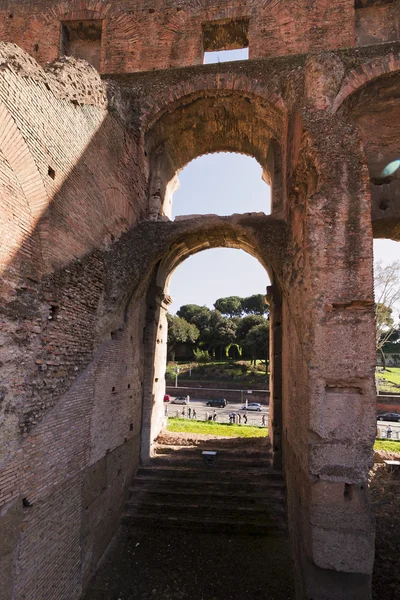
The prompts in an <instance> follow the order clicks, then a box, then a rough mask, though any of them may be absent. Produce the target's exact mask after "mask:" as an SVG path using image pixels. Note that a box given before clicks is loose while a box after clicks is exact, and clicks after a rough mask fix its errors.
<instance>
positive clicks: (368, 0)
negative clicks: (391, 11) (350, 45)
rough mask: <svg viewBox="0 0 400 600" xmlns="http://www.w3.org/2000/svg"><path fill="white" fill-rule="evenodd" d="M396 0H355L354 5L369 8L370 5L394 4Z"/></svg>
mask: <svg viewBox="0 0 400 600" xmlns="http://www.w3.org/2000/svg"><path fill="white" fill-rule="evenodd" d="M395 1H396V0H355V1H354V7H355V8H356V9H358V8H370V7H371V6H383V5H385V4H394V3H395Z"/></svg>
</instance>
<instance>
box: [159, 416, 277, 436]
mask: <svg viewBox="0 0 400 600" xmlns="http://www.w3.org/2000/svg"><path fill="white" fill-rule="evenodd" d="M167 430H168V431H173V432H174V433H205V434H207V435H214V436H215V437H218V436H224V437H243V438H254V437H267V436H268V428H267V427H254V426H253V425H229V424H228V425H223V424H221V423H214V421H191V420H190V419H174V418H169V419H168V425H167Z"/></svg>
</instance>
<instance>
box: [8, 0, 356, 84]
mask: <svg viewBox="0 0 400 600" xmlns="http://www.w3.org/2000/svg"><path fill="white" fill-rule="evenodd" d="M0 17H1V18H0V39H2V40H5V41H13V42H16V43H17V44H18V45H20V46H21V47H22V48H24V49H25V50H26V51H27V52H29V53H30V54H32V55H33V56H34V57H35V58H36V59H37V60H38V61H39V62H40V63H41V64H45V63H46V62H48V61H52V60H54V59H55V58H57V56H58V55H59V48H60V35H61V23H66V24H67V25H68V23H69V22H70V21H72V22H76V21H78V22H79V21H83V22H84V23H90V22H91V21H92V22H95V21H97V22H99V21H100V22H101V50H100V56H99V57H98V58H95V59H94V62H95V64H96V66H97V61H99V63H100V72H102V73H129V72H133V71H145V70H152V69H166V68H169V67H182V66H188V65H196V64H201V63H202V62H203V53H204V48H203V31H202V24H203V23H208V22H213V21H220V22H228V23H229V21H230V20H234V19H240V18H245V19H248V44H249V52H250V58H264V57H269V56H280V55H285V54H296V53H299V52H307V51H310V50H321V49H324V50H326V49H329V48H331V49H334V48H340V47H349V46H353V45H354V17H355V11H354V0H336V1H335V2H329V1H328V0H317V1H316V2H311V3H310V2H308V1H307V0H288V1H286V2H284V3H283V2H280V1H278V0H269V1H266V0H263V1H259V2H254V1H253V0H245V1H239V0H235V1H232V0H220V1H219V2H218V3H216V2H214V1H213V0H204V1H203V2H194V1H193V2H185V3H178V2H176V0H152V2H151V3H150V4H149V3H148V2H138V1H137V0H125V2H123V3H120V2H119V3H111V2H105V1H104V0H101V1H100V2H97V1H95V0H86V1H85V2H77V1H74V2H65V1H64V2H56V3H54V2H50V1H49V0H41V2H36V3H35V4H31V3H28V2H26V3H21V2H15V1H14V2H9V3H8V4H7V8H6V9H3V10H2V11H1V12H0ZM221 49H222V48H221ZM90 55H91V52H90V51H89V52H88V51H87V50H85V54H84V55H81V56H85V57H88V58H90Z"/></svg>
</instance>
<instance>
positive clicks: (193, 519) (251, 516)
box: [124, 439, 285, 536]
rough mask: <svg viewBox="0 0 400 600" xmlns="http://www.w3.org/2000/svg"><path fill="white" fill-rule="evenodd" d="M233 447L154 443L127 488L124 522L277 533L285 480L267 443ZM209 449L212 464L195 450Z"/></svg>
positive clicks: (217, 442)
mask: <svg viewBox="0 0 400 600" xmlns="http://www.w3.org/2000/svg"><path fill="white" fill-rule="evenodd" d="M247 448H251V441H248V446H247V447H241V446H239V448H238V447H235V442H230V443H229V440H226V439H223V440H215V439H214V440H206V441H204V442H203V441H202V442H201V443H200V444H199V445H197V446H189V447H188V446H167V445H161V444H160V445H157V446H156V448H155V456H154V458H153V459H152V460H151V462H150V464H148V465H145V466H142V467H141V468H140V469H139V471H138V473H137V476H136V478H135V481H134V483H133V485H132V487H131V488H130V495H129V500H128V502H127V505H126V510H125V514H124V522H125V524H127V525H128V524H134V525H138V526H140V527H143V526H146V525H147V526H150V527H152V528H166V527H168V528H171V527H173V528H180V529H189V530H197V531H210V532H229V533H239V534H246V535H249V534H252V535H273V536H281V535H283V534H284V533H285V485H284V481H283V477H282V474H281V473H280V472H277V471H274V470H273V469H272V467H271V451H270V447H269V446H268V445H267V443H266V441H264V445H263V446H261V445H259V446H258V447H256V448H255V449H253V450H251V449H247ZM203 450H214V451H216V452H217V456H216V459H215V462H214V464H212V465H208V464H206V462H205V460H204V457H203V456H202V454H201V452H202V451H203Z"/></svg>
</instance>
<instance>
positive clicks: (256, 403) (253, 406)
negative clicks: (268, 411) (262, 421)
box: [240, 402, 262, 411]
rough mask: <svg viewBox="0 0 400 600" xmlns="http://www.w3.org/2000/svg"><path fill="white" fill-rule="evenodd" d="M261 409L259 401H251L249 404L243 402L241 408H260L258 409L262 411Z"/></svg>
mask: <svg viewBox="0 0 400 600" xmlns="http://www.w3.org/2000/svg"><path fill="white" fill-rule="evenodd" d="M261 409H262V406H261V404H259V403H258V402H249V404H248V405H247V406H246V405H245V404H243V406H242V407H241V409H240V410H258V411H260V410H261Z"/></svg>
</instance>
